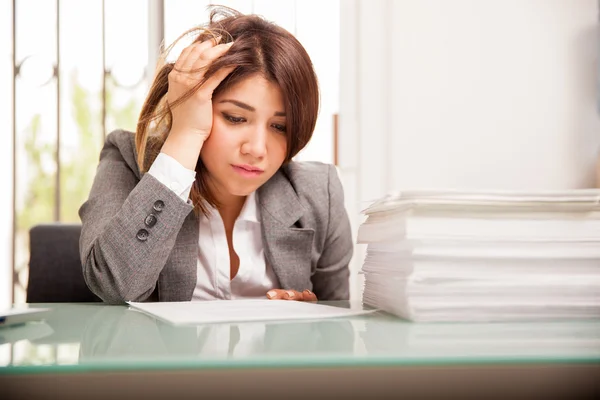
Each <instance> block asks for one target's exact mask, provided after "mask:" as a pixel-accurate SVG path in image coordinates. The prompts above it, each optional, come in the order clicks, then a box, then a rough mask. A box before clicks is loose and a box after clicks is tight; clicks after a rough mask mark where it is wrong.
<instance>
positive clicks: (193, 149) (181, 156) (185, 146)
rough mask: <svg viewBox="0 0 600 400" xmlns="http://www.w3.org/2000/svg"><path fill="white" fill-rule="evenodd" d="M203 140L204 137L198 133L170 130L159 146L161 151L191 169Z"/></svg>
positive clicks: (198, 154)
mask: <svg viewBox="0 0 600 400" xmlns="http://www.w3.org/2000/svg"><path fill="white" fill-rule="evenodd" d="M205 140H206V138H205V137H203V136H200V135H194V134H180V133H177V132H173V131H171V132H170V133H169V136H167V139H166V140H165V143H164V144H163V146H162V148H161V153H165V154H167V155H168V156H170V157H172V158H174V159H175V160H177V161H178V162H179V163H180V164H181V165H183V166H184V167H185V168H187V169H189V170H192V171H193V170H195V169H196V163H197V162H198V157H199V156H200V151H201V150H202V146H203V145H204V141H205Z"/></svg>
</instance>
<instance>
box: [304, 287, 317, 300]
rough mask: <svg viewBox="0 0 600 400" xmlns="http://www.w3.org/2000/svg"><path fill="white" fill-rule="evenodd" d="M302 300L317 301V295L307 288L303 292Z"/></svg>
mask: <svg viewBox="0 0 600 400" xmlns="http://www.w3.org/2000/svg"><path fill="white" fill-rule="evenodd" d="M302 300H303V301H317V295H316V294H314V293H313V292H311V291H310V290H308V289H306V290H305V291H303V292H302Z"/></svg>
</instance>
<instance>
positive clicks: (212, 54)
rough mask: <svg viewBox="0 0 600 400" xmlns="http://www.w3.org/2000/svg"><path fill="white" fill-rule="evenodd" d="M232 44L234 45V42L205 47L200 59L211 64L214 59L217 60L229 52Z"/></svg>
mask: <svg viewBox="0 0 600 400" xmlns="http://www.w3.org/2000/svg"><path fill="white" fill-rule="evenodd" d="M231 46H233V42H229V43H223V44H219V45H217V46H214V47H211V48H208V49H205V50H203V51H202V52H201V53H200V57H199V60H202V61H204V64H210V63H211V62H212V61H214V60H216V59H217V58H219V57H221V56H222V55H223V54H225V53H227V50H229V49H230V48H231Z"/></svg>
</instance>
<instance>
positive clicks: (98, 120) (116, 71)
mask: <svg viewBox="0 0 600 400" xmlns="http://www.w3.org/2000/svg"><path fill="white" fill-rule="evenodd" d="M14 4H15V8H14V10H13V9H12V2H1V4H0V41H1V42H2V43H5V44H9V45H8V46H2V47H1V49H2V50H0V57H1V58H0V72H5V73H1V74H0V84H1V85H2V86H1V87H2V88H6V90H1V91H0V99H1V101H2V105H6V106H4V107H0V121H2V122H0V123H2V124H3V125H2V129H3V131H4V132H13V134H12V135H10V140H11V141H12V140H14V144H15V148H14V150H13V145H12V142H9V143H7V144H6V145H5V146H2V149H1V150H0V163H1V165H0V167H2V168H3V169H2V170H3V171H9V172H8V173H7V174H4V178H3V179H4V181H3V183H4V185H5V187H9V188H11V194H13V193H14V197H15V198H14V204H13V201H12V197H11V196H1V199H0V206H3V207H1V208H0V212H1V213H2V214H1V216H2V228H1V231H0V259H1V260H2V261H3V262H1V263H0V265H3V266H5V265H7V266H9V267H8V268H6V269H5V270H1V269H0V293H2V294H3V295H4V297H3V298H1V299H0V301H4V302H5V303H8V302H10V301H14V302H15V303H21V302H24V301H25V298H26V285H27V278H28V277H27V272H28V270H27V264H28V260H29V246H28V232H29V229H30V228H31V227H32V226H34V225H36V224H40V223H49V222H66V223H79V222H80V220H79V216H78V214H77V212H78V209H79V206H80V205H81V204H82V203H83V202H84V201H85V199H86V198H87V195H88V193H89V189H90V186H91V183H92V180H93V177H94V173H95V170H96V164H97V160H98V155H99V151H100V149H101V146H102V144H103V141H104V138H105V135H106V133H107V132H110V131H111V130H113V129H116V128H124V129H129V130H133V129H134V128H135V122H136V118H137V116H138V114H139V110H140V107H141V105H142V102H143V100H144V96H145V94H146V91H147V90H148V83H149V82H150V80H151V78H152V77H151V76H150V75H151V72H149V71H151V70H152V69H151V68H148V64H149V63H152V60H154V57H155V56H156V54H155V53H156V51H157V49H156V48H155V47H156V46H154V45H153V43H157V42H158V41H156V40H152V39H153V38H154V39H155V38H156V35H157V34H158V35H160V34H162V32H163V26H164V39H165V42H166V43H167V44H168V43H171V42H172V41H173V40H174V39H175V38H176V37H177V36H178V35H179V34H180V33H182V32H183V31H185V30H186V29H188V28H191V27H192V26H194V25H197V24H198V23H202V22H205V21H206V20H207V17H208V12H207V9H206V7H207V6H208V4H209V2H208V1H198V0H164V1H155V0H128V1H126V2H124V1H119V0H87V1H85V2H82V1H77V0H14ZM219 4H223V5H227V6H230V7H232V8H235V9H237V10H239V11H241V12H244V13H251V12H254V13H257V14H261V15H264V16H265V17H266V18H267V19H269V20H271V21H274V22H276V23H278V24H279V25H281V26H283V27H284V28H286V29H288V30H289V31H290V32H292V33H294V34H295V35H296V36H297V37H298V39H299V40H300V41H301V42H302V43H303V44H304V45H305V47H306V49H307V51H308V53H309V54H310V55H311V57H312V59H313V63H314V65H315V68H316V70H317V74H318V77H319V81H320V86H321V99H322V104H321V111H320V116H319V120H318V121H317V128H316V130H315V133H314V136H313V140H312V142H311V143H310V144H309V146H308V147H307V148H306V149H305V150H304V151H303V152H301V153H300V154H299V155H298V156H297V159H298V160H319V161H323V162H332V161H333V159H334V155H333V139H332V132H333V125H332V124H333V115H334V114H336V113H337V110H338V75H339V1H326V2H323V1H319V2H317V1H316V0H303V1H299V0H281V1H276V0H236V1H222V2H219ZM163 5H164V8H163ZM156 15H158V16H162V18H163V19H162V20H161V21H162V23H163V24H162V26H155V25H161V24H160V21H159V23H156V22H155V20H153V19H152V18H151V17H152V16H156ZM13 17H14V21H15V25H14V28H15V35H14V37H13V33H12V28H13V22H12V21H13ZM149 21H150V22H149ZM13 44H14V49H15V51H14V65H13V53H12V51H11V49H12V48H13V46H12V45H13ZM5 49H6V50H5ZM13 68H14V71H15V74H14V76H13V74H11V73H10V71H11V70H13ZM13 78H14V96H15V100H14V101H13V97H12V94H13V90H12V89H13ZM13 106H14V110H15V115H14V117H13V115H12V110H13ZM13 127H14V131H13ZM13 159H14V168H13ZM13 174H14V184H13ZM13 219H14V225H15V227H14V230H13V226H12V221H13ZM13 257H14V259H13ZM13 271H14V274H13ZM11 285H13V291H12V292H13V295H12V296H10V295H8V294H7V293H10V292H11V290H10V287H11Z"/></svg>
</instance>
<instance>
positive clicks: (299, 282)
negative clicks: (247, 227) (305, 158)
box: [258, 170, 315, 291]
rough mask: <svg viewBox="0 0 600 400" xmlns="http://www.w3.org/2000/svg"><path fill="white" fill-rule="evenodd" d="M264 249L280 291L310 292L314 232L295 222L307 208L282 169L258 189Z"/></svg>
mask: <svg viewBox="0 0 600 400" xmlns="http://www.w3.org/2000/svg"><path fill="white" fill-rule="evenodd" d="M258 201H259V204H260V205H259V207H260V219H261V222H262V235H263V246H264V250H265V256H266V258H267V261H268V262H269V263H270V264H271V267H272V268H273V272H275V275H276V276H277V279H278V280H279V284H280V288H281V289H294V290H298V291H302V290H304V289H311V290H312V284H311V281H310V276H311V257H312V246H313V239H314V235H315V231H314V229H310V228H301V227H298V226H296V222H298V220H300V218H301V217H302V216H303V215H304V213H305V209H304V207H303V206H302V204H301V203H300V200H299V198H298V195H297V194H296V191H295V190H294V188H293V186H292V184H291V182H290V180H289V179H288V178H287V176H286V175H285V174H284V173H283V172H282V171H281V170H279V171H278V172H277V173H276V174H275V175H273V177H271V179H269V181H268V182H266V183H265V184H264V185H263V186H261V187H260V188H259V189H258Z"/></svg>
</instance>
